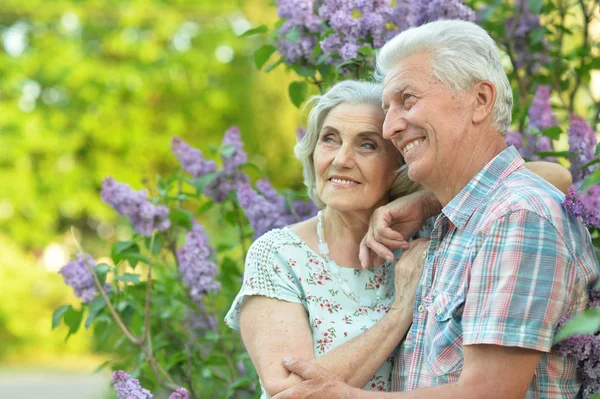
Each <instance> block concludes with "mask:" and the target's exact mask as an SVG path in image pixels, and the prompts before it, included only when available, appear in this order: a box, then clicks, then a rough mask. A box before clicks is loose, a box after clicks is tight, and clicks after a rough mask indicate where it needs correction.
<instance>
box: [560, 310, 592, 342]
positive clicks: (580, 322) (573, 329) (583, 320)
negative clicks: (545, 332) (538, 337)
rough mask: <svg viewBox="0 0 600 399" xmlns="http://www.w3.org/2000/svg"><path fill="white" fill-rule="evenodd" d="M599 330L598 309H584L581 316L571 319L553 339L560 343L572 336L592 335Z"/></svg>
mask: <svg viewBox="0 0 600 399" xmlns="http://www.w3.org/2000/svg"><path fill="white" fill-rule="evenodd" d="M598 330H600V308H593V309H586V310H585V312H584V313H583V314H579V315H577V316H574V317H573V318H571V319H570V320H569V321H568V322H567V324H565V325H564V326H563V327H562V328H561V329H560V331H559V332H558V333H557V334H556V336H555V337H554V342H555V343H556V342H560V341H562V340H563V339H565V338H568V337H570V336H572V335H579V334H594V333H596V332H598Z"/></svg>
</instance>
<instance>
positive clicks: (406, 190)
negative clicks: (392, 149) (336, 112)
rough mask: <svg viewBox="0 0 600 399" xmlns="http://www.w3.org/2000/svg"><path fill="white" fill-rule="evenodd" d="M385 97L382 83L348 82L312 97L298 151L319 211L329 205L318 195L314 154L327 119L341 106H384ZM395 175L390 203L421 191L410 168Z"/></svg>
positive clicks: (309, 191) (297, 145)
mask: <svg viewBox="0 0 600 399" xmlns="http://www.w3.org/2000/svg"><path fill="white" fill-rule="evenodd" d="M381 95H382V92H381V85H380V84H378V83H372V82H359V81H356V80H345V81H342V82H339V83H338V84H336V85H335V86H333V87H332V88H331V89H329V91H327V93H325V94H321V95H317V96H314V97H312V98H311V99H310V100H309V101H308V103H307V104H306V106H308V105H309V104H314V106H313V108H312V109H311V110H310V113H309V114H308V122H307V127H306V134H305V135H304V137H303V138H302V139H301V140H299V141H298V143H297V144H296V147H295V148H294V152H295V153H296V158H298V159H299V160H300V162H302V167H303V170H304V184H305V185H306V188H307V189H308V195H309V196H310V198H311V199H312V200H313V201H314V202H315V203H316V204H317V206H318V207H319V208H324V207H325V204H324V203H323V202H322V201H321V199H320V198H319V196H318V194H317V187H316V185H317V182H316V173H315V164H314V161H313V154H314V152H315V147H316V146H317V141H318V139H319V133H320V132H321V129H322V128H323V123H324V122H325V118H327V115H328V114H329V112H330V111H331V110H332V109H334V108H335V107H337V106H338V105H340V104H372V105H376V106H378V107H380V106H381ZM398 158H399V159H400V161H401V163H404V162H403V161H402V156H401V155H400V152H398ZM394 173H396V174H397V177H396V180H395V181H394V184H393V185H392V188H391V190H390V193H389V194H390V200H394V199H396V198H399V197H401V196H404V195H408V194H411V193H413V192H415V191H418V190H419V189H420V188H421V186H420V185H419V184H417V183H415V182H413V181H411V180H410V179H409V178H408V171H407V168H406V165H404V166H402V167H401V168H400V169H398V170H397V171H396V172H394Z"/></svg>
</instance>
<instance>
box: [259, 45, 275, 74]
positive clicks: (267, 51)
mask: <svg viewBox="0 0 600 399" xmlns="http://www.w3.org/2000/svg"><path fill="white" fill-rule="evenodd" d="M276 50H277V49H276V48H275V46H272V45H270V44H265V45H264V46H261V47H259V48H258V50H256V51H255V52H254V64H255V65H256V69H262V67H263V66H264V65H265V64H266V63H267V61H269V58H271V55H273V53H274V52H275V51H276Z"/></svg>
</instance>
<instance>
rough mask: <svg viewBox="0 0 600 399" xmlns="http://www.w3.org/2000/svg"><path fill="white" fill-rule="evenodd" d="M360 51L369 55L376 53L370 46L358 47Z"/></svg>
mask: <svg viewBox="0 0 600 399" xmlns="http://www.w3.org/2000/svg"><path fill="white" fill-rule="evenodd" d="M358 52H359V53H361V54H364V55H367V56H369V55H373V54H375V50H373V48H372V47H370V46H363V47H361V48H359V49H358Z"/></svg>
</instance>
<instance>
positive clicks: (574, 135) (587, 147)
mask: <svg viewBox="0 0 600 399" xmlns="http://www.w3.org/2000/svg"><path fill="white" fill-rule="evenodd" d="M567 134H568V136H569V151H570V152H572V153H573V154H575V156H574V157H573V158H571V166H570V168H569V170H570V171H571V174H572V175H573V181H574V182H575V185H577V186H579V185H581V182H582V181H583V179H584V178H585V177H586V176H587V175H589V174H590V173H592V172H593V171H594V170H596V168H598V164H596V165H592V166H589V167H587V168H583V166H584V165H585V164H587V163H588V162H590V161H592V160H593V159H594V151H595V149H596V145H597V143H598V139H597V138H596V132H594V129H592V127H591V126H590V125H589V124H588V123H587V122H586V121H585V120H584V119H583V118H582V117H580V116H578V115H575V114H572V115H571V123H570V124H569V130H568V132H567Z"/></svg>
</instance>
